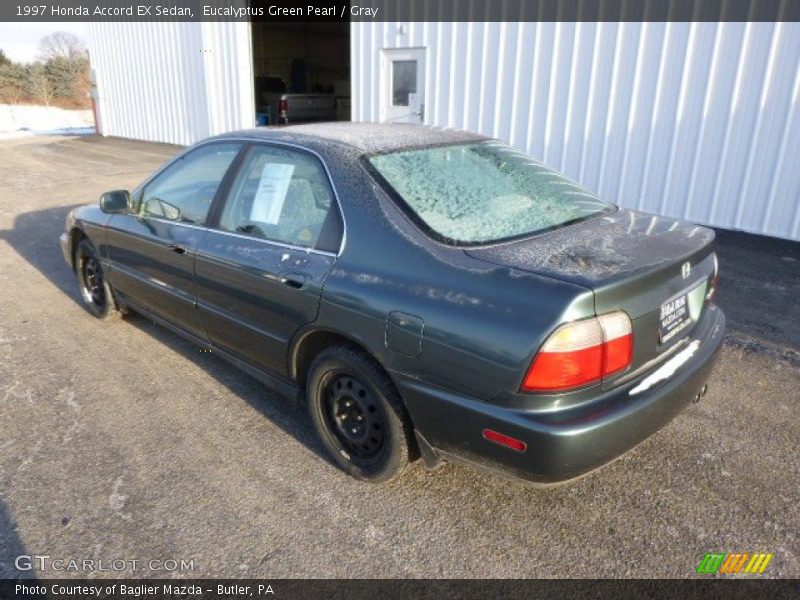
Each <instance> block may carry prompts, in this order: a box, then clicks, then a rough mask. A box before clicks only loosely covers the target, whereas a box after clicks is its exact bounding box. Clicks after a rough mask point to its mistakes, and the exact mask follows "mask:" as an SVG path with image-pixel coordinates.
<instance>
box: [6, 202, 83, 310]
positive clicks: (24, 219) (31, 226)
mask: <svg viewBox="0 0 800 600" xmlns="http://www.w3.org/2000/svg"><path fill="white" fill-rule="evenodd" d="M77 206H80V204H72V205H68V206H58V207H55V208H48V209H46V210H37V211H33V212H27V213H23V214H20V215H18V216H17V217H16V218H15V220H14V227H13V228H11V229H5V230H0V240H5V241H6V242H7V243H8V244H9V245H10V246H11V247H12V248H13V249H14V250H16V252H17V253H18V254H19V255H20V256H21V257H22V258H24V259H25V260H26V261H27V262H28V263H29V264H30V265H32V266H33V267H35V268H36V269H37V270H38V271H39V273H41V274H42V275H44V276H45V277H47V279H49V280H50V282H51V283H52V284H53V285H54V286H55V287H57V288H58V289H59V290H61V291H62V292H64V293H65V294H66V295H67V296H70V297H72V298H74V299H75V300H76V301H77V300H78V298H79V297H78V288H77V287H76V285H75V277H74V275H73V274H72V272H71V271H70V270H69V267H68V266H67V263H66V262H64V257H63V256H62V254H61V247H60V246H59V242H58V236H60V235H61V233H62V232H63V231H64V222H65V220H66V218H67V214H68V213H69V211H71V210H72V209H73V208H76V207H77Z"/></svg>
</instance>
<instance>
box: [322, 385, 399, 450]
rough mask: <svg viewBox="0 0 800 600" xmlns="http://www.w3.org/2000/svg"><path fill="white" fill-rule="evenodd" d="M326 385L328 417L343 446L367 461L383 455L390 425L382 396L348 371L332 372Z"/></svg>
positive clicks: (326, 414)
mask: <svg viewBox="0 0 800 600" xmlns="http://www.w3.org/2000/svg"><path fill="white" fill-rule="evenodd" d="M323 385H324V389H323V391H322V394H323V397H324V399H325V417H326V418H327V419H328V425H329V427H330V428H331V430H332V431H333V432H334V433H335V435H336V437H337V439H338V440H339V442H340V443H341V444H342V446H343V447H345V448H346V449H347V450H348V451H349V452H350V453H351V454H353V455H355V456H356V457H357V458H358V459H360V460H361V461H363V462H371V461H374V460H376V459H379V458H380V455H381V453H382V452H383V449H384V442H385V437H384V432H385V431H386V427H387V426H386V417H385V416H384V414H383V409H382V407H381V406H380V403H379V401H378V399H377V398H375V397H374V394H373V393H372V392H371V391H370V389H369V388H368V387H367V386H365V385H364V384H363V383H362V382H361V381H360V380H359V379H358V378H356V377H353V376H352V375H349V374H346V373H336V372H331V373H330V374H329V376H328V377H326V383H324V384H323Z"/></svg>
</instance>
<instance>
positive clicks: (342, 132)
mask: <svg viewBox="0 0 800 600" xmlns="http://www.w3.org/2000/svg"><path fill="white" fill-rule="evenodd" d="M229 137H247V138H252V139H259V140H264V141H277V142H280V141H283V142H290V143H296V144H300V145H304V146H308V147H313V148H316V147H319V146H324V145H325V144H330V143H331V142H332V143H335V144H338V145H342V146H346V147H348V148H349V149H350V150H351V151H357V152H358V153H359V154H375V153H381V152H394V151H397V150H404V149H409V148H420V147H425V146H437V145H444V144H456V143H459V142H465V143H466V142H479V141H484V140H487V139H489V138H487V137H484V136H481V135H478V134H475V133H470V132H467V131H460V130H456V129H443V128H441V127H429V126H426V125H414V124H410V123H353V122H345V121H340V122H332V123H307V124H303V125H287V126H284V127H259V128H256V129H246V130H243V131H234V132H231V133H226V134H223V135H221V136H218V137H217V138H216V139H225V138H229Z"/></svg>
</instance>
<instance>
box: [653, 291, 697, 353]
mask: <svg viewBox="0 0 800 600" xmlns="http://www.w3.org/2000/svg"><path fill="white" fill-rule="evenodd" d="M691 324H692V317H691V314H690V312H689V292H688V291H687V292H682V293H680V294H678V295H677V296H674V297H672V298H671V299H669V300H667V301H666V302H664V304H662V305H661V313H660V329H659V336H658V339H659V340H660V342H661V343H662V344H665V343H667V342H669V341H670V340H673V339H675V338H676V337H677V336H678V335H680V333H681V332H682V331H685V330H686V328H687V327H689V325H691Z"/></svg>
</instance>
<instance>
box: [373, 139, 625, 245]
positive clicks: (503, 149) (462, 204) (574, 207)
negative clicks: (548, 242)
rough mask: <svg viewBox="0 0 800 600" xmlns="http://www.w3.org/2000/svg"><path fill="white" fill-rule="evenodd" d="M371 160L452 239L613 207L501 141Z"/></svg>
mask: <svg viewBox="0 0 800 600" xmlns="http://www.w3.org/2000/svg"><path fill="white" fill-rule="evenodd" d="M369 162H370V164H371V165H372V167H374V169H375V170H376V171H377V172H378V174H379V175H380V176H381V177H382V178H383V179H385V181H386V182H387V183H388V184H389V185H390V186H391V188H392V189H393V190H394V192H396V193H397V195H399V196H400V198H401V199H402V200H403V202H404V203H405V204H406V205H407V207H408V208H409V209H410V210H411V212H412V213H413V214H414V216H416V217H417V219H418V220H419V221H421V224H422V225H423V228H427V229H428V230H429V233H433V235H434V237H436V238H438V239H441V240H442V241H445V242H448V243H453V244H463V245H469V244H482V243H489V242H496V241H500V240H505V239H509V238H517V237H522V236H526V235H530V234H534V233H538V232H541V231H545V230H547V229H553V228H555V227H559V226H561V225H565V224H567V223H572V222H575V221H578V220H581V219H585V218H587V217H591V216H594V215H597V214H599V213H602V212H605V211H608V210H609V209H610V208H611V206H610V205H609V204H606V203H605V202H602V201H601V200H599V199H598V198H597V197H595V196H593V195H592V194H590V193H589V192H588V191H586V190H584V189H583V188H582V187H580V186H579V185H577V184H576V183H574V182H572V181H570V180H569V179H567V178H566V177H564V176H563V175H560V174H559V173H557V172H555V171H552V170H551V169H548V168H547V167H545V166H544V165H542V164H540V163H538V162H536V161H535V160H533V159H532V158H530V157H529V156H527V155H525V154H522V153H521V152H518V151H517V150H515V149H513V148H511V147H509V146H506V145H504V144H500V143H496V142H483V143H477V144H475V143H473V144H459V145H453V146H438V147H432V148H421V149H416V150H404V151H401V152H393V153H389V154H380V155H375V156H372V157H370V158H369Z"/></svg>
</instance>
